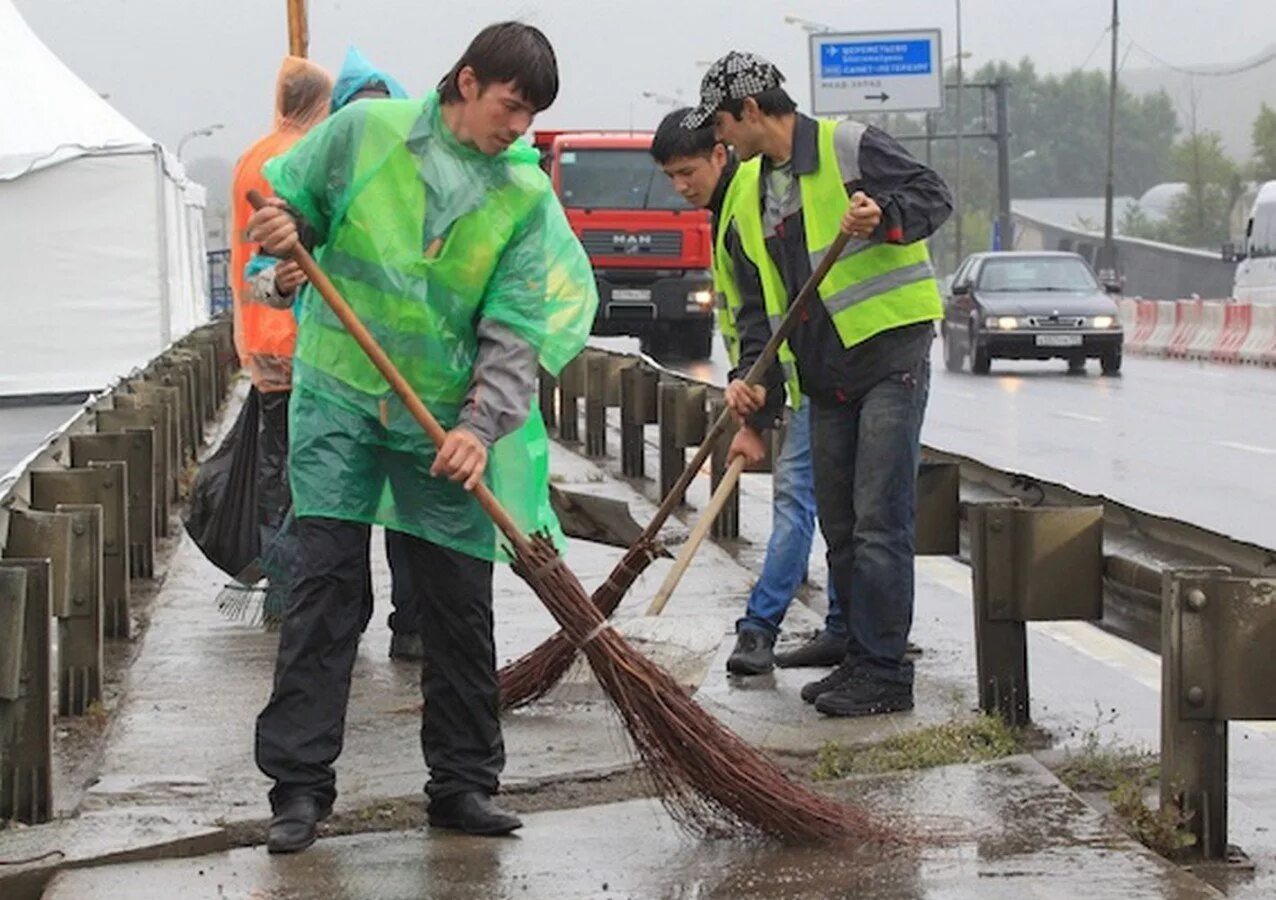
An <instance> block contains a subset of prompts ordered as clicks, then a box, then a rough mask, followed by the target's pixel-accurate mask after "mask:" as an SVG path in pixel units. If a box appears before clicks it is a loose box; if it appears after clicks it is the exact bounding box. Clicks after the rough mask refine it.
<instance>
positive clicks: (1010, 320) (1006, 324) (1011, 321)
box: [994, 316, 1019, 331]
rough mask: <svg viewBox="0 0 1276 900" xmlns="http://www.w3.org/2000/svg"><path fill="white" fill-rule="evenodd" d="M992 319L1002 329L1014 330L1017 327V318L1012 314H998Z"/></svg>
mask: <svg viewBox="0 0 1276 900" xmlns="http://www.w3.org/2000/svg"><path fill="white" fill-rule="evenodd" d="M994 321H995V322H996V325H997V327H998V328H999V329H1001V330H1002V331H1014V330H1015V329H1016V328H1018V327H1019V320H1018V319H1016V318H1015V317H1014V316H1000V317H998V318H997V319H996V320H994Z"/></svg>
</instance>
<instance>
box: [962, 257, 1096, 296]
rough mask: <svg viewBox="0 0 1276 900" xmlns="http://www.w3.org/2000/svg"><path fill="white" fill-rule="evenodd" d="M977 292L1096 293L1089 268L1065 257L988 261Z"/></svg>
mask: <svg viewBox="0 0 1276 900" xmlns="http://www.w3.org/2000/svg"><path fill="white" fill-rule="evenodd" d="M979 289H980V290H981V291H996V292H1003V291H1068V292H1072V293H1085V292H1090V291H1097V290H1098V289H1099V284H1098V282H1097V281H1095V278H1094V275H1093V274H1091V272H1090V267H1089V266H1087V265H1086V264H1085V263H1084V262H1082V261H1081V260H1079V259H1072V258H1069V257H1066V256H1056V257H1051V256H1025V257H1022V258H1019V259H1009V258H1007V259H989V260H986V261H985V262H984V265H983V268H982V269H980V271H979Z"/></svg>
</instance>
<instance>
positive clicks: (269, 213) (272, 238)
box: [246, 197, 297, 256]
mask: <svg viewBox="0 0 1276 900" xmlns="http://www.w3.org/2000/svg"><path fill="white" fill-rule="evenodd" d="M285 206H286V204H285V203H284V201H282V200H280V199H279V198H278V197H267V198H266V205H265V206H263V207H262V208H261V209H258V210H254V211H253V214H252V215H251V216H249V217H248V227H247V229H246V231H247V238H248V240H250V241H253V242H254V243H258V244H261V248H262V249H263V250H265V251H266V252H267V253H269V254H270V255H271V256H288V255H289V254H291V253H292V251H293V249H294V248H295V247H296V246H297V223H296V221H294V219H293V217H292V215H291V214H290V213H288V211H287V210H286V209H285Z"/></svg>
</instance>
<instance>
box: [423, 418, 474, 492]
mask: <svg viewBox="0 0 1276 900" xmlns="http://www.w3.org/2000/svg"><path fill="white" fill-rule="evenodd" d="M486 469H487V447H485V446H483V441H482V440H480V439H479V437H478V435H476V434H475V433H474V432H472V431H468V430H467V429H465V428H453V429H452V430H451V431H449V432H448V433H447V438H446V439H445V440H444V441H443V446H442V447H440V448H439V453H438V456H436V457H435V458H434V465H432V466H430V474H431V475H433V476H435V477H436V478H450V479H452V480H453V481H463V482H465V489H466V490H467V491H472V490H474V488H475V487H476V486H477V485H478V483H479V482H480V481H482V479H483V472H484V470H486Z"/></svg>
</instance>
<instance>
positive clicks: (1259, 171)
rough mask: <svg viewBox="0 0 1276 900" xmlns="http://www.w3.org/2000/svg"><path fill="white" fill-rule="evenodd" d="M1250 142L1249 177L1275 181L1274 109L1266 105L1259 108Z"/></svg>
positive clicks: (1275, 133)
mask: <svg viewBox="0 0 1276 900" xmlns="http://www.w3.org/2000/svg"><path fill="white" fill-rule="evenodd" d="M1250 140H1251V142H1252V144H1253V149H1254V158H1253V161H1252V162H1251V170H1250V174H1251V176H1252V177H1253V179H1254V180H1255V181H1272V180H1276V109H1272V108H1271V107H1270V106H1268V105H1267V104H1266V103H1264V104H1263V105H1262V107H1260V108H1259V110H1258V115H1257V116H1256V117H1255V119H1254V127H1253V130H1252V131H1251V132H1250Z"/></svg>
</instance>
